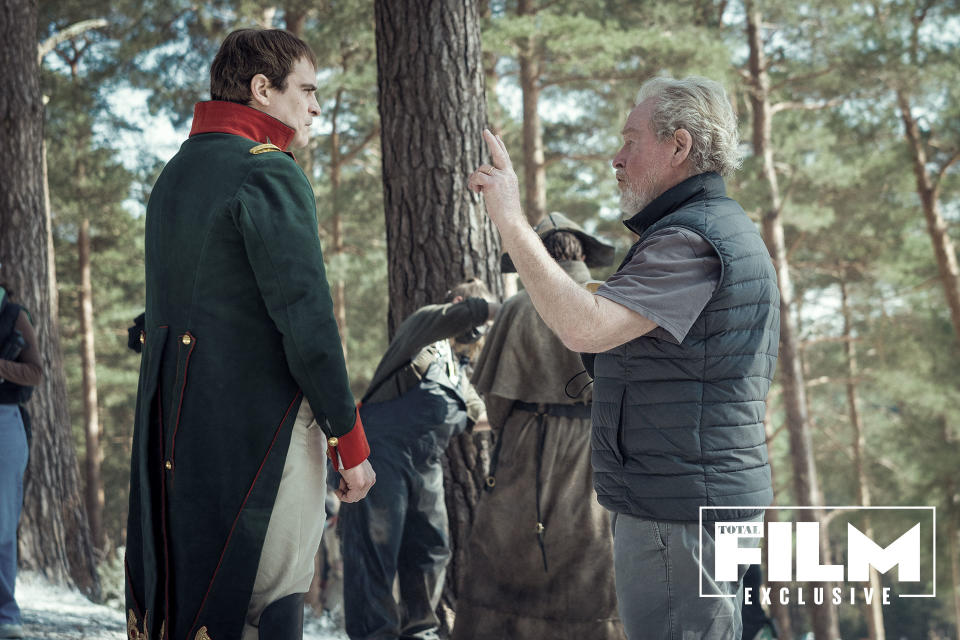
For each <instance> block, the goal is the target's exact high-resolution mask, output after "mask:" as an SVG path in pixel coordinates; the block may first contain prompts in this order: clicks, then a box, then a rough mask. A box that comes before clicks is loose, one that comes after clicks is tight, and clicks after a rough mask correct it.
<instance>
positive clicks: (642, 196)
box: [620, 187, 653, 220]
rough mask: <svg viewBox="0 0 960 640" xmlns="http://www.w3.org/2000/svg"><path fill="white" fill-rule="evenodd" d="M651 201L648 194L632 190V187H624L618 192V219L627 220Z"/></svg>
mask: <svg viewBox="0 0 960 640" xmlns="http://www.w3.org/2000/svg"><path fill="white" fill-rule="evenodd" d="M651 202H653V198H651V197H650V196H649V195H648V194H646V193H643V192H637V191H634V189H633V188H632V187H625V188H624V189H623V190H622V191H621V192H620V219H621V220H627V219H629V218H632V217H633V216H635V215H636V214H638V213H640V211H641V210H642V209H643V208H644V207H645V206H647V205H648V204H650V203H651Z"/></svg>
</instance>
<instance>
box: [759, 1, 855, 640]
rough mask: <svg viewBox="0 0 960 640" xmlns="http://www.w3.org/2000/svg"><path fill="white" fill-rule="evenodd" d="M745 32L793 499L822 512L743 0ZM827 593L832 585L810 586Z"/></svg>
mask: <svg viewBox="0 0 960 640" xmlns="http://www.w3.org/2000/svg"><path fill="white" fill-rule="evenodd" d="M745 9H746V22H747V24H746V31H747V42H748V46H749V51H750V54H749V61H748V65H749V76H750V80H749V83H750V103H751V107H752V113H753V152H754V154H755V155H756V157H758V158H759V159H760V161H761V169H760V179H761V180H762V181H763V182H765V183H766V185H767V191H768V198H769V206H768V208H767V210H766V211H765V212H764V214H763V238H764V241H765V242H766V245H767V250H768V251H769V252H770V257H771V258H772V259H773V264H774V267H776V270H777V285H778V286H779V288H780V355H779V363H778V369H779V372H780V385H781V388H782V390H783V402H784V409H785V413H786V421H787V430H788V432H789V434H790V456H791V460H792V462H793V484H794V492H795V494H796V497H795V499H796V500H797V502H798V504H799V505H802V506H814V507H818V506H822V505H823V501H822V498H821V496H820V489H819V483H818V480H817V468H816V463H815V461H814V458H813V442H812V438H811V435H810V425H809V421H808V419H807V409H806V405H807V402H806V391H805V384H804V377H803V369H802V363H801V360H800V346H799V340H798V338H797V335H798V332H797V328H796V321H795V318H794V301H793V284H792V282H791V279H790V264H789V261H788V257H787V246H786V240H785V237H784V228H783V216H782V214H783V202H782V198H781V194H780V187H779V184H778V181H777V172H776V169H775V167H774V158H773V144H772V135H771V132H772V113H771V109H770V99H769V94H770V77H769V75H768V73H767V63H766V56H765V54H764V49H763V41H762V38H761V34H760V28H761V24H762V16H761V14H760V11H759V9H758V8H757V7H756V5H755V4H754V2H752V0H746V2H745ZM812 513H813V517H814V519H816V520H818V521H820V522H824V512H823V510H822V509H814V510H812ZM820 546H821V556H820V557H821V559H822V560H823V562H826V563H828V562H829V557H830V549H829V543H828V542H827V535H826V532H824V534H823V535H822V536H821V545H820ZM811 587H813V588H823V589H824V590H825V593H829V591H830V588H831V585H830V584H824V583H815V584H812V585H811ZM809 609H810V617H811V622H812V625H813V632H814V635H815V636H816V637H817V639H818V640H838V639H839V637H840V629H839V622H838V619H837V612H836V610H835V608H834V607H833V606H831V605H830V604H824V605H821V606H811V607H809Z"/></svg>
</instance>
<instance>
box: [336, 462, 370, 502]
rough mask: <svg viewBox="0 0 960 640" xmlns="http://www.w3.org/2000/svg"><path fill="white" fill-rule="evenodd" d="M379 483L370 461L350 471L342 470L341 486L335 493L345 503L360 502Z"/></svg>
mask: <svg viewBox="0 0 960 640" xmlns="http://www.w3.org/2000/svg"><path fill="white" fill-rule="evenodd" d="M376 481H377V474H376V473H374V471H373V467H372V466H370V461H369V460H364V461H363V462H361V463H360V464H358V465H357V466H355V467H352V468H350V469H340V486H339V487H338V488H337V490H336V491H335V492H334V493H336V494H337V497H338V498H340V499H341V500H342V501H343V502H359V501H360V500H363V499H364V497H366V495H367V492H368V491H370V487H372V486H373V483H375V482H376Z"/></svg>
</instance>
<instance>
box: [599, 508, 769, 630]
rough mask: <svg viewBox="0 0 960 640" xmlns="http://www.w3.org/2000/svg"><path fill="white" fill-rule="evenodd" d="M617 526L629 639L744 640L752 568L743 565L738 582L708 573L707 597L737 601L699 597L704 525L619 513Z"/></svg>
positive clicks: (708, 534)
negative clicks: (716, 579)
mask: <svg viewBox="0 0 960 640" xmlns="http://www.w3.org/2000/svg"><path fill="white" fill-rule="evenodd" d="M762 519H763V517H762V516H758V517H757V518H756V520H755V521H757V522H759V521H762ZM612 525H613V562H614V566H615V569H616V576H617V606H618V607H619V609H620V618H621V620H623V626H624V629H625V630H626V632H627V637H628V638H629V639H630V640H647V639H649V640H701V639H702V640H740V638H741V635H742V633H743V622H742V620H741V617H740V608H741V606H742V604H743V588H742V586H743V575H744V574H745V573H746V571H747V566H745V565H741V567H740V570H739V581H738V582H714V581H713V580H712V579H710V577H709V575H708V572H705V574H704V578H703V593H704V594H713V595H717V596H720V595H725V596H734V597H700V564H699V557H700V533H701V527H700V524H699V523H697V522H691V523H683V522H657V521H654V520H643V519H640V518H636V517H634V516H630V515H626V514H622V513H614V514H613V515H612ZM756 542H757V543H759V538H757V539H756ZM745 544H747V543H746V542H743V541H741V543H740V545H741V546H744V545H745ZM713 563H714V528H713V524H712V523H710V524H706V523H705V524H704V526H703V565H704V566H705V567H712V566H713Z"/></svg>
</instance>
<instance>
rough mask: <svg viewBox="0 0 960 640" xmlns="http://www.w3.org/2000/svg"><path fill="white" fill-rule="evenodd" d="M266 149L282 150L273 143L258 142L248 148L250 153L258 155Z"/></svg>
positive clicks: (266, 150) (265, 151)
mask: <svg viewBox="0 0 960 640" xmlns="http://www.w3.org/2000/svg"><path fill="white" fill-rule="evenodd" d="M268 151H282V149H281V148H280V147H278V146H277V145H275V144H270V143H269V142H268V143H267V144H258V145H257V146H255V147H253V148H252V149H250V153H252V154H253V155H255V156H256V155H260V154H261V153H267V152H268Z"/></svg>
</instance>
